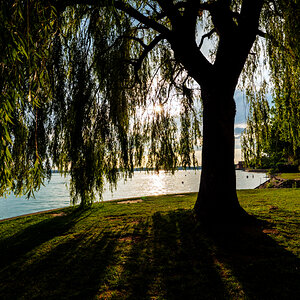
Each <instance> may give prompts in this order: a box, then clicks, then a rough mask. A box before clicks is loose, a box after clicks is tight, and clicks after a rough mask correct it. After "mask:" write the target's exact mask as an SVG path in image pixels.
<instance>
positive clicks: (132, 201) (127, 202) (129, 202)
mask: <svg viewBox="0 0 300 300" xmlns="http://www.w3.org/2000/svg"><path fill="white" fill-rule="evenodd" d="M140 202H143V200H142V199H136V200H127V201H119V202H117V203H118V204H132V203H140Z"/></svg>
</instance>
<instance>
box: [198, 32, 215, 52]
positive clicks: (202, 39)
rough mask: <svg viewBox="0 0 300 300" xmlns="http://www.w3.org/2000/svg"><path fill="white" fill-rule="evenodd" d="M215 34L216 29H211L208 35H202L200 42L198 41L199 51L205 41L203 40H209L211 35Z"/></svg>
mask: <svg viewBox="0 0 300 300" xmlns="http://www.w3.org/2000/svg"><path fill="white" fill-rule="evenodd" d="M215 32H216V29H215V28H213V29H212V30H211V31H210V32H208V33H206V34H204V35H202V37H201V41H200V43H199V46H198V48H199V49H201V47H202V44H203V41H204V39H205V38H210V37H211V36H212V34H213V33H215Z"/></svg>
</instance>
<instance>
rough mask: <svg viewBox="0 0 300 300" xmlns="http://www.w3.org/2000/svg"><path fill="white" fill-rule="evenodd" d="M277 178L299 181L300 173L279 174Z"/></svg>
mask: <svg viewBox="0 0 300 300" xmlns="http://www.w3.org/2000/svg"><path fill="white" fill-rule="evenodd" d="M277 177H279V178H282V179H287V180H300V173H280V174H278V175H277Z"/></svg>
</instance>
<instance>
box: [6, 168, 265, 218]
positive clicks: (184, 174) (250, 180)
mask: <svg viewBox="0 0 300 300" xmlns="http://www.w3.org/2000/svg"><path fill="white" fill-rule="evenodd" d="M200 174H201V170H187V171H184V170H180V171H177V172H176V173H175V174H174V175H172V174H170V173H166V172H164V171H161V172H159V173H158V174H157V173H147V172H145V171H137V172H135V173H134V176H133V177H132V178H131V179H128V180H127V181H126V182H124V180H123V179H121V180H120V181H119V183H118V186H117V190H115V191H114V192H113V193H111V192H110V190H109V188H107V190H106V191H105V192H104V194H103V200H104V201H107V200H113V199H124V198H131V197H142V196H151V195H162V194H176V193H188V192H198V189H199V182H200ZM220 175H221V176H222V171H220ZM236 176H237V189H253V188H255V187H257V186H258V185H260V184H261V183H263V182H265V181H266V180H267V179H268V178H267V177H266V174H264V173H252V172H244V171H240V170H237V171H236ZM68 182H69V178H68V177H66V178H65V177H61V176H60V174H58V173H54V174H52V178H51V181H50V182H49V183H48V184H46V186H42V187H41V189H40V191H39V192H37V193H36V196H35V198H31V199H27V198H26V197H15V196H14V195H10V196H8V197H7V198H0V219H5V218H10V217H15V216H19V215H24V214H29V213H33V212H38V211H43V210H49V209H54V208H61V207H65V206H69V205H70V198H69V191H68V188H67V185H68Z"/></svg>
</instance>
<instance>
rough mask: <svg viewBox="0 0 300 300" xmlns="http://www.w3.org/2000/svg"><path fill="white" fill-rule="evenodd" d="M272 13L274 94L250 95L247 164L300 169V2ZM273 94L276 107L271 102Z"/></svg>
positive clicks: (270, 42)
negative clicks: (269, 95) (281, 165)
mask: <svg viewBox="0 0 300 300" xmlns="http://www.w3.org/2000/svg"><path fill="white" fill-rule="evenodd" d="M276 8H277V10H276V11H273V12H272V13H270V12H269V13H268V14H267V15H266V18H267V19H268V27H267V28H266V29H267V31H266V33H267V35H268V36H269V39H267V41H266V45H267V48H266V51H267V53H268V54H269V55H268V56H269V61H270V64H269V66H270V81H271V82H272V84H273V86H274V88H273V89H272V90H271V91H270V89H269V90H268V88H267V86H266V85H263V86H262V87H261V88H260V90H259V91H257V92H255V91H252V92H251V93H249V95H248V99H249V103H250V114H249V119H248V126H247V129H246V131H245V132H244V134H243V152H244V157H245V161H246V163H247V164H248V165H249V166H252V167H273V168H275V170H276V169H277V166H278V164H285V165H286V168H287V167H288V166H290V167H291V168H290V169H292V167H294V169H296V167H299V166H300V2H299V1H285V0H282V1H278V2H277V6H276ZM268 92H269V93H270V92H271V94H272V98H273V103H272V104H269V103H268V101H267V97H266V96H267V93H268Z"/></svg>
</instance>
